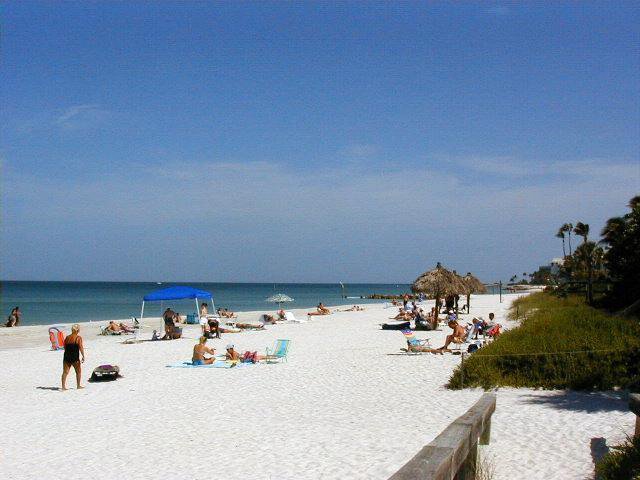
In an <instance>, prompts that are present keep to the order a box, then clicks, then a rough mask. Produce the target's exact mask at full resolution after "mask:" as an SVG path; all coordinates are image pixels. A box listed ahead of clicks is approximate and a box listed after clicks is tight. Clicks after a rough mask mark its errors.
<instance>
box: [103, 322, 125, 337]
mask: <svg viewBox="0 0 640 480" xmlns="http://www.w3.org/2000/svg"><path fill="white" fill-rule="evenodd" d="M105 331H106V332H108V333H111V334H114V333H115V334H117V335H119V334H120V333H122V331H121V329H120V325H118V324H117V323H116V322H114V321H113V320H111V321H110V322H109V325H107V328H105Z"/></svg>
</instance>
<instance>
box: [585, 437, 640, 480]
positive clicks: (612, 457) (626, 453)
mask: <svg viewBox="0 0 640 480" xmlns="http://www.w3.org/2000/svg"><path fill="white" fill-rule="evenodd" d="M596 478H598V479H599V480H629V479H631V480H638V479H640V435H639V436H637V437H635V438H628V439H627V441H626V442H624V443H623V444H622V445H617V446H615V447H612V448H611V451H610V452H609V453H607V454H606V455H605V456H604V457H603V458H602V460H600V462H598V465H597V466H596Z"/></svg>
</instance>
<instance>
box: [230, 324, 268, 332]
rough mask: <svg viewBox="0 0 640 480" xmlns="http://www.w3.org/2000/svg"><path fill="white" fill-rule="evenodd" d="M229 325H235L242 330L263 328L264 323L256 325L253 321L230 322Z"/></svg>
mask: <svg viewBox="0 0 640 480" xmlns="http://www.w3.org/2000/svg"><path fill="white" fill-rule="evenodd" d="M228 325H233V326H235V327H236V328H239V329H240V330H262V329H263V328H264V325H262V324H260V325H256V324H253V323H229V324H228Z"/></svg>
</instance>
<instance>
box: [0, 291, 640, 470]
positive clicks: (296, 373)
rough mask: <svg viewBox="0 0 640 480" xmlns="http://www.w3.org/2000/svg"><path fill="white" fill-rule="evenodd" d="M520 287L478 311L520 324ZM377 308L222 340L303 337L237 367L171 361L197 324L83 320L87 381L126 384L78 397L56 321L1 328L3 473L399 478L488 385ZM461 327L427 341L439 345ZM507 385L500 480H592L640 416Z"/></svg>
mask: <svg viewBox="0 0 640 480" xmlns="http://www.w3.org/2000/svg"><path fill="white" fill-rule="evenodd" d="M516 297H517V296H516V295H506V296H504V298H503V303H501V304H500V303H499V302H498V297H497V296H494V295H483V296H474V297H473V298H472V314H473V315H474V316H477V315H482V316H484V317H485V318H486V316H487V315H488V313H489V312H495V313H496V317H497V320H498V321H499V322H500V323H502V324H503V325H505V326H506V327H507V328H509V327H513V326H515V322H511V321H507V320H506V319H505V315H506V310H507V308H508V307H509V305H510V302H511V301H512V300H513V299H514V298H516ZM343 308H344V307H343ZM365 308H366V311H364V312H338V313H334V314H332V315H331V316H325V317H313V319H312V320H311V321H310V322H308V323H302V324H280V325H275V326H268V327H267V328H266V329H265V331H250V332H243V333H239V334H226V335H223V338H222V339H220V340H210V341H209V342H208V344H209V346H213V347H215V348H216V349H217V351H218V352H219V353H222V352H223V351H224V346H225V345H226V344H227V343H234V344H235V345H236V348H237V350H239V351H241V352H242V351H244V350H258V351H261V352H264V350H265V347H267V346H272V345H273V343H274V341H275V340H276V339H278V338H287V339H290V340H291V350H290V354H289V359H288V362H286V363H280V364H269V365H267V364H260V365H255V366H246V367H239V368H234V369H216V368H167V367H166V365H168V364H172V363H175V362H180V361H187V360H190V356H191V350H192V347H193V345H194V343H195V342H196V339H197V337H198V336H199V327H198V326H186V328H185V335H184V338H182V339H179V340H174V341H166V342H145V343H140V344H134V345H123V344H122V343H121V342H122V341H123V340H124V338H123V337H115V336H114V337H104V336H98V335H97V331H98V327H97V324H95V323H94V324H92V325H89V324H83V326H82V331H81V335H82V336H83V338H84V341H85V349H86V355H87V360H86V363H85V364H84V367H83V368H84V377H85V379H86V378H88V376H89V374H90V372H91V370H92V369H93V368H94V367H96V366H98V365H101V364H107V363H108V364H115V365H119V366H120V368H121V372H122V374H123V375H124V378H121V379H119V380H117V381H115V382H107V383H86V384H85V385H86V388H85V389H84V390H80V391H78V390H75V388H74V381H73V374H71V375H70V377H69V380H68V381H69V384H68V386H70V387H71V389H70V390H69V391H67V392H61V391H58V390H54V389H53V388H57V387H59V382H60V373H61V367H62V352H60V351H58V352H54V351H50V350H49V342H48V338H47V327H45V326H38V327H20V328H16V329H1V330H0V362H1V363H2V365H3V369H2V372H3V373H2V384H3V388H2V390H1V391H0V404H2V405H3V407H4V408H5V421H4V422H2V424H0V439H1V441H0V448H1V451H0V477H1V478H8V479H32V478H48V479H57V478H60V479H62V478H64V479H67V480H69V479H75V478H77V479H80V478H92V479H94V480H98V479H114V478H126V479H138V478H139V479H142V478H162V479H205V478H206V479H244V478H253V479H337V478H343V479H344V478H348V479H385V478H388V477H389V476H390V475H391V474H393V473H394V472H395V471H396V470H397V469H398V468H400V467H401V466H402V465H403V464H404V463H405V462H407V461H408V460H409V459H410V458H411V457H412V456H413V455H414V454H415V453H417V451H418V450H419V449H420V448H421V447H422V446H424V445H425V444H427V443H428V442H430V441H431V440H432V439H433V438H434V437H435V436H436V435H437V434H438V433H439V432H441V431H442V430H443V429H444V428H445V427H446V426H447V425H448V424H449V423H450V422H451V421H452V420H454V419H455V418H456V417H457V416H459V415H460V414H462V413H463V412H464V411H466V410H467V409H468V408H469V407H470V406H471V405H472V404H473V403H474V402H475V401H476V400H477V399H478V398H479V397H480V396H481V395H482V393H483V392H482V391H481V390H479V389H473V390H464V391H449V390H447V389H445V388H444V384H445V383H446V382H447V380H448V378H449V376H450V374H451V372H452V370H453V369H454V368H455V366H456V365H458V363H459V362H460V356H454V355H451V354H445V355H432V354H424V355H418V356H407V355H402V354H400V353H401V352H400V348H401V347H403V346H405V341H404V339H403V337H402V334H401V333H400V332H398V331H382V330H380V327H379V324H380V323H383V322H384V321H386V320H387V319H388V317H390V316H391V315H392V314H395V310H392V309H384V308H383V305H382V304H376V305H366V306H365ZM293 311H294V313H295V314H296V316H298V318H306V317H305V315H304V311H302V310H293ZM255 318H257V313H255V312H247V313H243V314H241V315H240V320H241V321H251V320H255ZM470 318H471V316H468V315H465V316H463V320H464V319H470ZM144 323H145V324H147V325H149V326H151V323H150V322H148V321H146V320H145V321H144ZM102 324H104V323H102ZM150 332H151V330H150V329H149V328H146V329H145V335H147V336H150ZM447 333H448V332H447V331H436V332H418V333H417V336H418V337H419V338H430V339H431V343H432V345H434V346H436V347H437V346H440V345H441V344H442V343H443V339H444V336H445V335H446V334H447ZM497 395H498V404H497V409H496V412H495V414H494V416H493V427H492V437H491V444H490V445H489V446H488V447H483V448H482V453H481V454H482V455H485V456H486V457H487V458H490V459H492V462H493V463H494V465H495V473H496V474H495V478H497V479H511V478H523V479H525V478H526V479H550V478H558V479H585V478H591V477H592V475H593V456H598V455H600V453H599V452H601V451H602V449H603V445H604V442H606V444H608V445H612V444H615V443H619V442H620V441H621V440H622V439H623V438H624V436H625V434H629V433H631V432H632V429H633V424H634V422H635V417H634V415H633V414H631V413H630V412H629V411H628V409H627V406H626V402H625V401H624V400H623V399H622V397H621V395H619V394H617V393H613V392H611V393H565V392H558V391H533V390H526V389H520V390H515V389H501V390H499V391H498V392H497Z"/></svg>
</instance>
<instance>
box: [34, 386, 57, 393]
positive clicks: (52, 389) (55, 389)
mask: <svg viewBox="0 0 640 480" xmlns="http://www.w3.org/2000/svg"><path fill="white" fill-rule="evenodd" d="M36 389H37V390H51V391H54V392H59V391H61V390H62V388H60V387H36Z"/></svg>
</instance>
